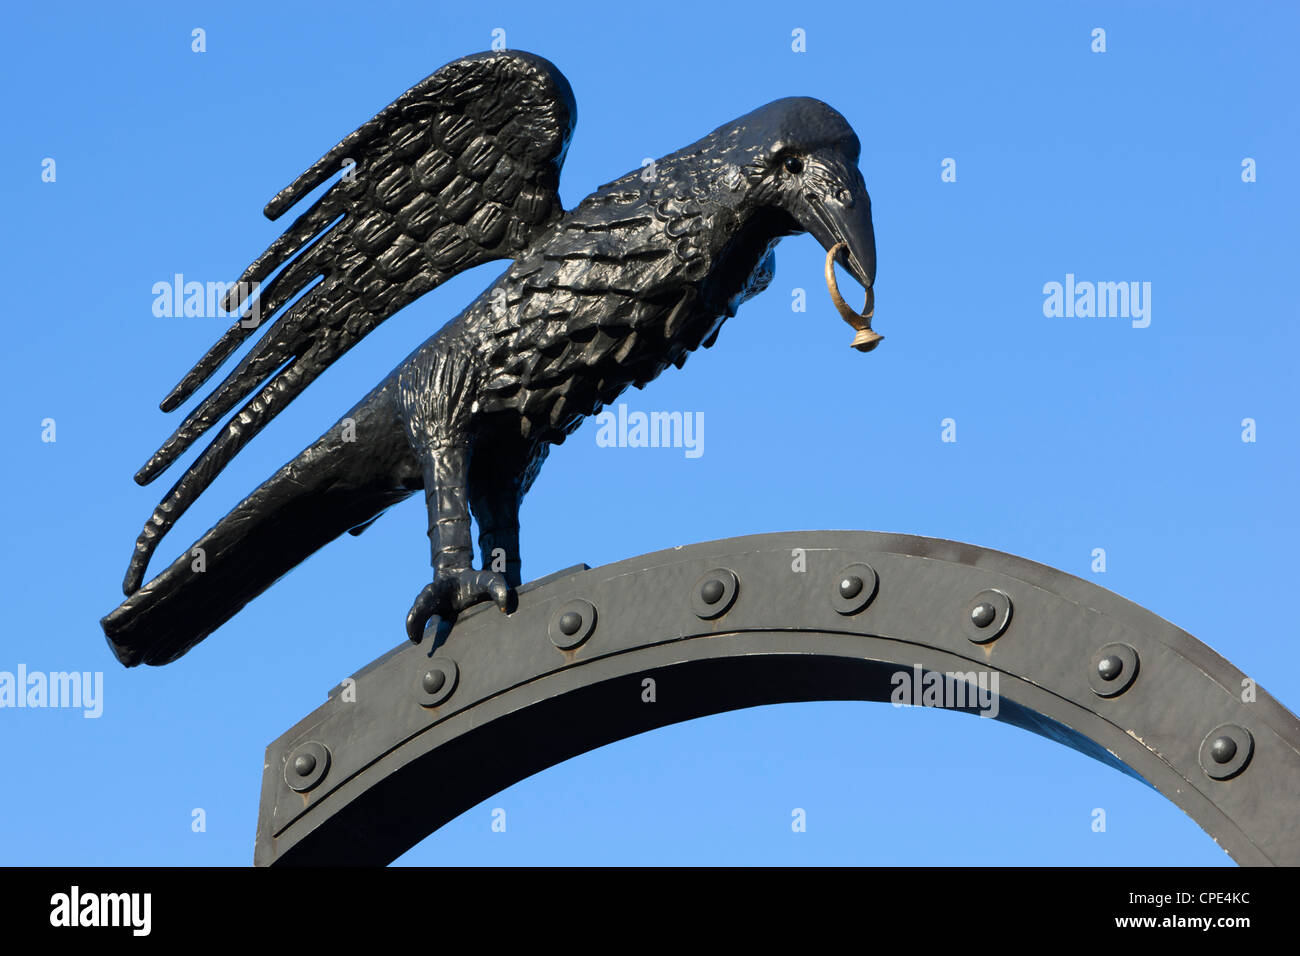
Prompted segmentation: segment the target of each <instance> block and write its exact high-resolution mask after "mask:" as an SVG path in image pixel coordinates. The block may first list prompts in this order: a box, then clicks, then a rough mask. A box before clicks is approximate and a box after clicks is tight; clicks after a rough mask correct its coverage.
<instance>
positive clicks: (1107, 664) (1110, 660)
mask: <svg viewBox="0 0 1300 956" xmlns="http://www.w3.org/2000/svg"><path fill="white" fill-rule="evenodd" d="M1123 672H1124V662H1123V661H1122V660H1120V658H1119V657H1117V656H1116V655H1114V654H1109V655H1107V656H1106V657H1103V658H1102V659H1101V660H1100V661H1098V662H1097V676H1099V677H1100V678H1101V679H1102V680H1104V681H1112V680H1114V679H1115V678H1116V677H1118V676H1119V675H1120V674H1122V673H1123Z"/></svg>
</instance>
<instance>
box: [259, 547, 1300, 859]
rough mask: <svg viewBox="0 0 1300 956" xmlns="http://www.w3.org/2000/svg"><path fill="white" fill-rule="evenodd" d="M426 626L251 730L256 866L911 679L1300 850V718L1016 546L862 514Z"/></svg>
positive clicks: (403, 831) (1213, 823)
mask: <svg viewBox="0 0 1300 956" xmlns="http://www.w3.org/2000/svg"><path fill="white" fill-rule="evenodd" d="M429 644H430V642H429V641H427V640H426V642H425V644H424V645H422V646H420V647H415V646H412V645H410V644H409V643H408V644H403V645H402V646H400V647H398V648H395V649H394V650H392V651H390V652H389V653H388V654H385V655H384V656H382V657H380V658H379V659H377V660H376V661H374V662H373V663H372V664H370V665H368V666H367V667H366V668H364V669H363V670H362V671H360V672H359V673H357V674H356V675H354V677H352V678H349V679H348V680H347V681H344V682H343V684H341V685H340V686H339V687H338V688H335V690H334V692H333V693H332V694H331V696H330V698H329V700H328V701H327V702H326V703H325V704H324V705H323V706H322V707H320V708H318V709H317V710H316V711H315V712H314V713H312V714H311V715H310V716H308V717H307V718H305V719H304V720H303V721H301V722H300V723H299V724H297V725H296V726H295V727H294V728H292V729H291V730H290V731H289V732H288V733H286V734H284V735H283V736H282V737H280V738H279V739H278V740H276V741H275V742H274V743H272V744H271V745H270V747H268V748H267V752H266V765H265V770H264V775H263V783H262V803H261V810H260V814H259V819H258V829H257V845H256V854H255V862H256V864H257V865H262V866H265V865H292V864H299V865H301V864H370V865H377V864H386V863H389V862H391V861H392V860H394V859H396V858H397V857H398V856H400V855H401V854H402V853H404V852H405V851H406V850H408V849H409V848H411V847H412V846H414V845H415V844H417V843H418V842H419V841H420V840H422V839H423V838H424V837H425V836H427V835H428V834H430V833H432V832H433V831H434V830H436V829H437V828H438V827H440V826H442V825H443V824H444V823H446V822H448V821H450V820H452V819H454V818H455V817H456V816H458V815H459V814H461V813H463V812H464V811H465V810H468V809H469V808H471V807H473V806H475V805H476V804H478V803H479V802H481V801H482V800H484V799H486V798H487V797H489V796H491V795H492V794H493V793H495V792H497V791H499V790H501V789H504V788H505V787H507V786H510V785H511V784H513V783H515V782H517V781H519V780H522V779H524V778H525V777H528V776H530V775H531V774H533V773H536V772H538V771H540V770H543V769H545V768H546V767H549V766H552V765H554V764H556V763H559V762H561V761H563V760H566V759H568V758H569V757H573V756H576V755H578V754H580V753H584V752H586V751H588V750H591V749H593V748H595V747H599V746H602V745H604V744H607V743H611V742H613V741H616V740H620V739H622V738H624V737H629V736H632V735H634V734H637V733H641V732H643V731H646V730H651V729H653V728H656V727H661V726H665V725H667V724H671V723H675V722H678V721H682V720H689V719H692V718H695V717H701V716H705V715H708V714H714V713H720V712H723V711H727V710H735V709H738V708H742V707H752V706H756V705H759V704H772V703H787V702H794V701H811V700H879V701H883V700H890V699H891V696H895V695H897V694H899V693H901V692H902V689H904V688H906V689H907V691H908V692H909V693H910V692H912V691H913V690H914V691H916V693H917V694H918V695H932V697H920V698H918V699H917V700H916V701H915V702H918V703H920V702H926V703H932V702H938V703H939V704H940V705H941V706H947V707H951V708H953V709H958V710H965V711H968V712H971V713H980V712H982V713H984V714H985V715H986V716H993V717H995V718H996V719H998V720H1003V721H1006V722H1010V723H1013V724H1015V725H1017V726H1020V727H1024V728H1025V729H1027V730H1031V731H1033V732H1034V733H1038V734H1041V735H1043V736H1045V737H1048V738H1050V739H1052V740H1056V741H1058V742H1060V743H1062V744H1065V745H1066V746H1069V747H1073V748H1074V749H1076V750H1079V751H1081V752H1083V753H1086V754H1088V755H1089V756H1091V757H1094V758H1096V759H1098V760H1101V761H1103V762H1105V763H1107V764H1109V765H1111V766H1113V767H1115V768H1117V769H1119V770H1122V771H1124V772H1126V773H1129V774H1132V775H1134V776H1136V777H1138V778H1140V779H1142V780H1143V781H1145V782H1147V783H1149V784H1150V785H1151V786H1153V787H1154V788H1155V789H1157V790H1158V791H1159V792H1160V793H1162V794H1164V795H1165V796H1166V797H1167V798H1168V799H1170V800H1171V801H1172V802H1174V803H1175V804H1177V805H1178V806H1180V807H1182V809H1183V810H1184V811H1186V812H1187V813H1188V814H1189V815H1190V816H1191V817H1192V818H1193V819H1194V820H1196V822H1197V823H1199V824H1200V825H1201V827H1202V828H1203V829H1205V831H1206V832H1207V833H1209V834H1210V835H1211V836H1212V837H1214V839H1215V840H1217V841H1218V842H1219V844H1220V845H1221V846H1222V847H1223V848H1224V849H1225V850H1226V851H1227V852H1228V853H1229V854H1231V855H1232V857H1233V858H1234V859H1235V860H1237V861H1238V862H1239V863H1242V864H1254V865H1261V864H1262V865H1267V864H1285V865H1296V864H1300V719H1297V718H1296V716H1295V715H1294V714H1292V713H1291V712H1289V711H1288V710H1287V709H1286V708H1284V707H1283V706H1282V705H1281V704H1279V703H1278V702H1277V701H1276V700H1274V699H1273V698H1272V697H1271V696H1269V695H1268V694H1267V693H1266V692H1264V691H1263V690H1262V689H1259V688H1256V687H1255V686H1254V684H1253V682H1250V681H1248V680H1247V679H1246V677H1245V675H1244V674H1242V673H1241V672H1240V671H1239V670H1237V669H1236V668H1235V667H1233V666H1232V665H1231V664H1230V663H1228V661H1226V660H1224V659H1223V658H1222V657H1220V656H1219V655H1218V654H1216V653H1215V652H1214V651H1213V650H1211V649H1210V648H1209V647H1207V646H1206V645H1204V644H1202V643H1201V642H1199V641H1197V640H1196V639H1195V638H1193V637H1192V636H1191V635H1189V634H1187V633H1186V632H1184V631H1182V630H1180V629H1178V628H1176V627H1174V626H1173V625H1172V624H1170V623H1168V622H1167V621H1165V620H1163V619H1161V618H1160V617H1158V616H1156V615H1155V614H1152V613H1151V612H1150V611H1147V610H1144V609H1143V608H1141V607H1138V606H1137V605H1135V604H1133V603H1131V602H1129V601H1126V600H1124V599H1123V598H1120V597H1119V596H1117V595H1115V594H1113V593H1111V592H1109V591H1106V590H1104V589H1102V588H1099V587H1097V586H1096V585H1093V584H1090V583H1088V582H1086V581H1083V580H1081V579H1079V578H1076V577H1073V576H1071V575H1067V574H1065V573H1063V572H1061V571H1057V570H1054V569H1052V568H1049V567H1045V566H1043V565H1040V564H1035V563H1033V562H1031V561H1026V560H1024V559H1022V558H1017V557H1014V556H1012V555H1007V554H1003V553H1000V552H996V551H989V550H986V549H983V548H977V547H973V546H970V545H965V544H958V543H956V542H951V541H941V540H937V539H932V538H920V537H912V536H908V535H890V534H879V533H874V532H859V531H807V532H788V533H782V534H767V535H755V536H750V537H744V538H733V539H728V540H723V541H714V542H708V543H703V544H696V545H691V546H689V547H683V548H675V549H672V550H668V551H660V552H656V553H653V554H647V555H642V556H641V557H637V558H631V559H629V560H626V561H621V562H618V563H616V564H611V565H606V566H604V567H600V568H595V569H587V568H585V567H581V568H579V569H575V570H573V571H571V572H562V573H560V574H557V575H552V576H551V577H549V578H544V579H542V580H540V581H537V582H533V583H532V584H531V585H526V586H525V587H524V588H521V589H520V599H519V606H518V608H517V609H516V610H515V611H514V612H513V613H512V614H510V615H508V616H506V615H502V614H500V613H499V612H497V611H496V610H495V608H486V607H485V608H483V609H475V610H473V611H471V612H468V613H466V614H463V615H462V616H461V619H460V620H459V621H458V622H457V624H456V626H455V627H454V628H453V630H452V631H451V633H450V635H449V636H448V637H447V639H446V641H445V642H444V643H442V644H441V645H440V646H437V647H436V648H431V647H430V646H429ZM993 675H996V678H997V680H996V685H995V684H994V681H993V679H992V678H993ZM1243 688H1245V689H1246V690H1247V691H1253V694H1252V693H1251V692H1243ZM994 690H996V695H994V694H993V691H994ZM1243 698H1245V699H1243ZM895 699H896V696H895Z"/></svg>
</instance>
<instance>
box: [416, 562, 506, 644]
mask: <svg viewBox="0 0 1300 956" xmlns="http://www.w3.org/2000/svg"><path fill="white" fill-rule="evenodd" d="M480 601H492V602H493V603H495V604H496V606H497V607H498V608H500V609H501V610H502V611H503V612H507V613H508V612H509V611H510V610H511V609H512V605H513V604H514V601H515V593H514V589H513V588H511V587H510V585H509V584H508V583H507V582H506V577H505V575H504V574H499V573H497V572H496V571H476V570H474V569H473V568H466V569H464V570H461V571H439V572H438V573H437V574H436V575H435V576H434V579H433V581H432V582H430V583H429V584H426V585H425V586H424V587H423V588H422V589H421V590H420V593H419V594H417V595H416V597H415V602H414V603H413V604H412V605H411V610H410V612H409V613H408V614H407V615H406V636H407V637H408V638H409V639H410V641H411V643H412V644H419V643H420V641H422V640H423V639H424V632H425V630H426V628H428V627H429V625H430V624H432V625H433V626H434V627H435V628H436V627H437V626H438V624H439V623H440V622H441V621H442V620H447V621H454V620H455V618H456V615H457V614H459V613H460V612H461V611H463V610H465V609H466V608H469V607H472V606H474V605H475V604H478V603H479V602H480Z"/></svg>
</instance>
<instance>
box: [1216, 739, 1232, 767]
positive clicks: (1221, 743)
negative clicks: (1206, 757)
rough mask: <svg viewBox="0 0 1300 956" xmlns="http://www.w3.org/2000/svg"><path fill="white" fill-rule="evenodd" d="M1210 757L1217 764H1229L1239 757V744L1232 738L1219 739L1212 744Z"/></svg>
mask: <svg viewBox="0 0 1300 956" xmlns="http://www.w3.org/2000/svg"><path fill="white" fill-rule="evenodd" d="M1210 756H1211V757H1213V758H1214V762H1215V763H1227V762H1228V761H1229V760H1231V759H1232V758H1233V757H1235V756H1237V743H1236V741H1234V740H1233V739H1232V738H1231V737H1218V738H1216V739H1215V741H1214V743H1212V744H1210Z"/></svg>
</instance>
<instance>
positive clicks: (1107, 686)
mask: <svg viewBox="0 0 1300 956" xmlns="http://www.w3.org/2000/svg"><path fill="white" fill-rule="evenodd" d="M1138 663H1139V662H1138V652H1137V650H1136V649H1135V648H1133V647H1131V646H1130V645H1128V644H1124V643H1122V642H1120V641H1114V642H1112V643H1110V644H1104V645H1102V646H1101V647H1099V648H1097V650H1096V651H1095V652H1094V653H1093V655H1092V661H1091V663H1090V664H1089V665H1088V686H1089V687H1091V688H1092V692H1093V693H1094V694H1096V695H1097V696H1098V697H1118V696H1119V695H1120V694H1122V693H1124V691H1126V690H1128V689H1129V688H1130V687H1131V686H1132V685H1133V681H1134V680H1136V679H1137V676H1138Z"/></svg>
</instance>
